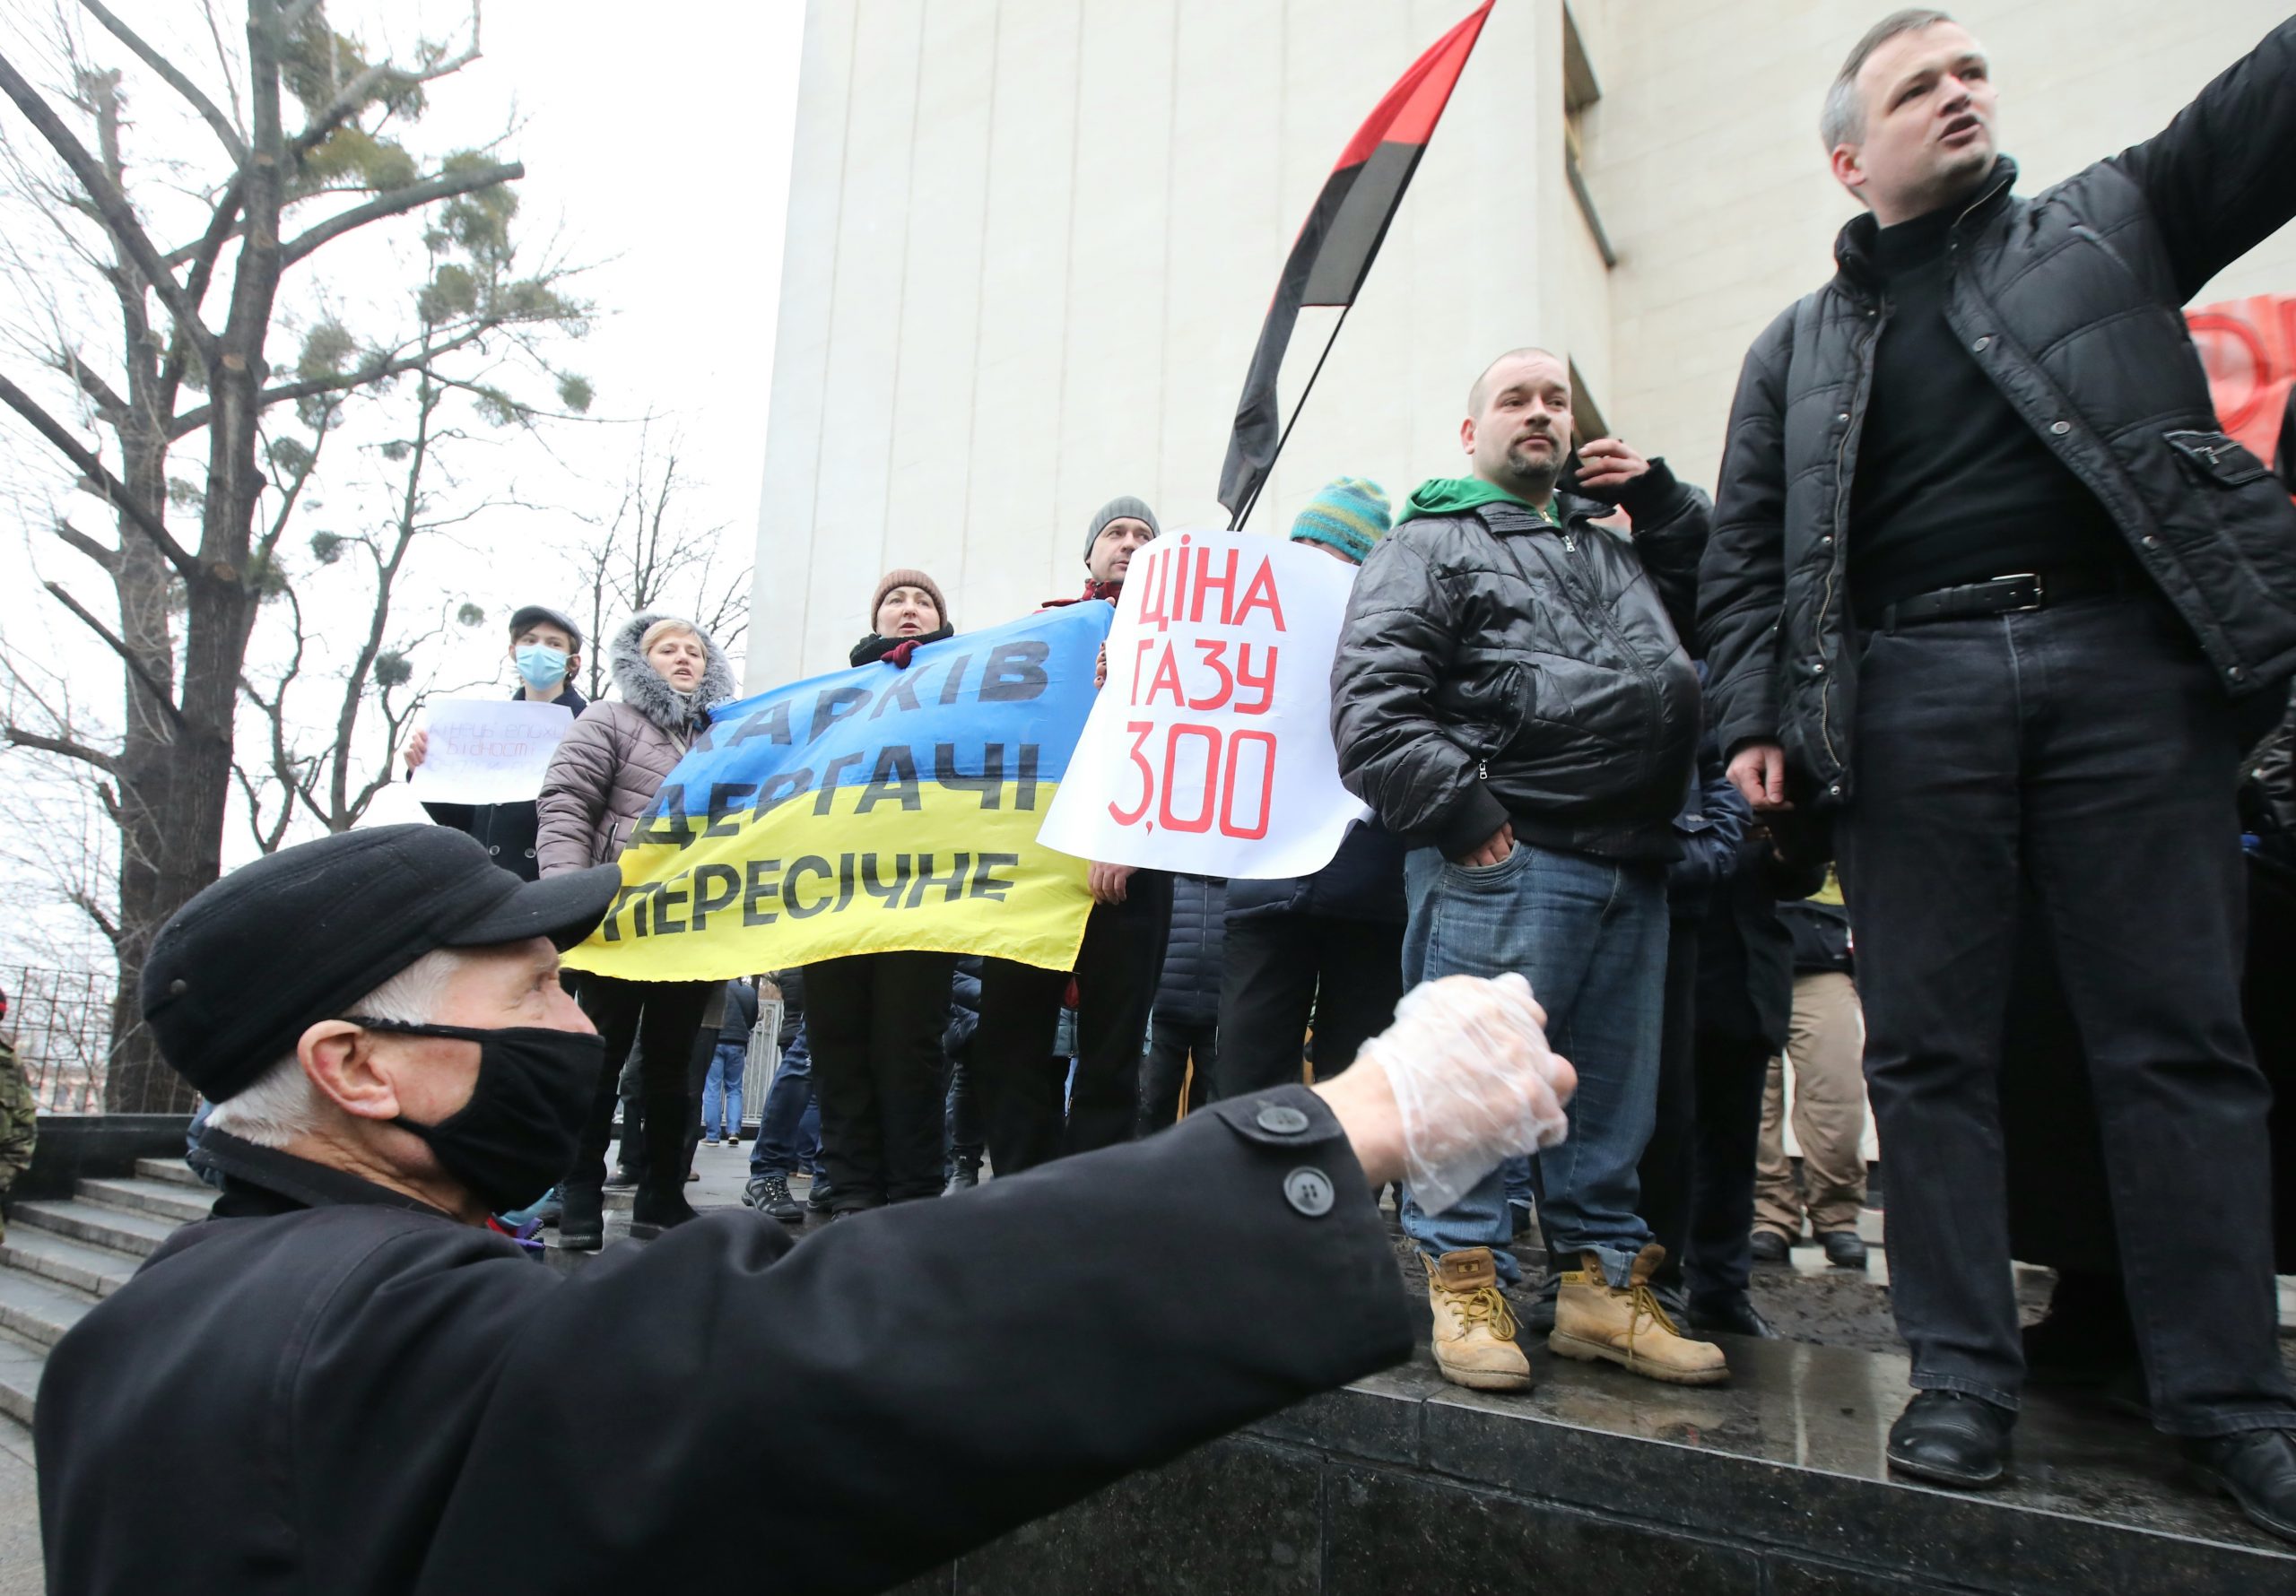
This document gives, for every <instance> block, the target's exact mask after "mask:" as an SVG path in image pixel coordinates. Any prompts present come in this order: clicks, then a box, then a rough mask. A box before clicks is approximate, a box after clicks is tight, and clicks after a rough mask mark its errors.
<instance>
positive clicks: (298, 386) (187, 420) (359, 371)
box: [168, 323, 494, 442]
mask: <svg viewBox="0 0 2296 1596" xmlns="http://www.w3.org/2000/svg"><path fill="white" fill-rule="evenodd" d="M493 330H494V329H493V324H491V323H481V324H480V325H476V326H474V327H472V328H471V329H470V330H469V331H467V332H465V333H461V334H457V335H456V336H455V337H453V338H451V339H448V341H447V342H445V343H438V344H433V345H431V348H430V349H429V350H427V351H422V352H420V353H416V354H412V355H394V356H392V357H391V358H390V359H389V360H385V361H383V362H381V363H380V364H378V365H367V366H359V367H354V368H353V369H351V370H349V371H344V372H340V373H337V374H336V375H335V376H333V377H298V378H297V379H296V380H295V381H293V382H283V383H274V384H273V385H272V386H270V387H267V388H265V389H264V390H263V392H262V393H260V394H258V395H256V402H257V403H258V404H259V405H261V406H262V407H263V408H264V409H265V410H268V409H270V408H271V407H272V406H273V405H274V404H277V403H281V402H282V401H284V400H289V399H309V398H311V397H313V396H315V395H320V394H341V393H345V392H348V391H349V390H350V389H352V388H358V387H364V386H368V385H369V384H370V383H378V382H381V381H383V380H384V379H385V378H387V377H403V376H404V375H405V374H406V373H407V372H410V371H420V370H422V368H423V367H424V366H426V365H428V364H429V363H430V362H431V361H432V360H437V359H438V358H439V356H440V355H444V354H450V353H452V352H453V351H456V350H458V349H461V348H462V347H464V346H465V344H470V343H476V342H478V340H480V339H481V338H483V337H485V336H486V334H488V333H490V332H491V331H493ZM213 411H214V406H213V405H208V404H202V405H199V406H197V407H196V408H194V409H191V410H187V411H185V412H183V414H181V415H179V416H178V417H177V418H176V419H175V420H174V421H172V422H171V423H170V424H169V427H168V438H169V440H170V442H173V441H175V440H177V439H179V438H185V437H187V436H188V435H189V434H191V433H194V432H196V431H198V430H199V429H201V428H202V427H204V426H205V425H207V422H208V419H209V417H210V416H211V415H212V414H213Z"/></svg>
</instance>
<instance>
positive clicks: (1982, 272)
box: [1699, 22, 2296, 810]
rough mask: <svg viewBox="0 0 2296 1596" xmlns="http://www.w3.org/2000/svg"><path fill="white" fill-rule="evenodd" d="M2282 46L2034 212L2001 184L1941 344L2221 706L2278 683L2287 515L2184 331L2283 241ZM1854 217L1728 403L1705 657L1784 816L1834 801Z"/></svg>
mask: <svg viewBox="0 0 2296 1596" xmlns="http://www.w3.org/2000/svg"><path fill="white" fill-rule="evenodd" d="M2292 82H2296V22H2284V23H2283V24H2281V26H2279V27H2278V28H2276V29H2274V30H2273V31H2272V33H2271V34H2269V35H2268V36H2267V37H2266V39H2265V40H2264V42H2263V43H2262V44H2261V45H2259V46H2258V47H2257V50H2256V51H2255V53H2253V54H2252V55H2250V56H2248V57H2247V58H2246V59H2245V60H2242V61H2240V62H2239V63H2238V64H2236V65H2233V66H2232V67H2231V69H2230V70H2228V71H2227V72H2225V73H2224V74H2223V75H2222V76H2221V77H2219V78H2218V79H2217V80H2216V81H2215V82H2213V83H2211V84H2210V85H2209V86H2208V87H2207V88H2205V89H2204V90H2202V91H2201V93H2200V97H2199V98H2198V99H2196V100H2194V101H2193V103H2192V104H2191V105H2190V106H2188V107H2187V108H2185V109H2184V110H2183V111H2182V112H2180V113H2179V115H2178V117H2177V118H2176V119H2175V120H2174V121H2173V122H2171V123H2170V125H2169V126H2168V128H2167V129H2166V130H2165V131H2163V132H2162V133H2161V134H2159V135H2158V136H2156V137H2154V138H2152V139H2151V140H2148V141H2147V142H2145V143H2141V144H2138V145H2135V146H2134V147H2133V148H2131V149H2128V150H2126V151H2124V152H2121V153H2120V154H2118V155H2116V156H2113V157H2112V158H2110V159H2109V160H2100V161H2099V162H2097V163H2096V164H2095V165H2094V166H2092V167H2090V168H2088V169H2086V170H2084V171H2082V172H2079V173H2077V174H2076V175H2074V177H2072V178H2068V179H2066V181H2065V182H2063V183H2060V184H2058V185H2057V186H2055V187H2053V188H2050V189H2048V190H2046V191H2045V192H2043V193H2042V194H2040V195H2038V196H2036V197H2034V198H2031V199H2026V198H2023V197H2022V196H2019V195H2013V194H2012V193H2011V192H2010V190H2011V186H2012V184H2013V182H2014V181H2015V178H2016V175H2017V169H2016V166H2015V164H2014V163H2013V162H2012V161H2010V160H2006V159H2004V160H2001V161H2000V162H1999V164H1998V165H1997V166H1996V168H1995V169H1994V173H1993V176H1992V178H1991V179H1990V180H1989V181H1988V182H1987V185H1986V186H1985V187H1984V189H1983V190H1982V191H1981V192H1980V193H1979V195H1978V197H1977V198H1976V199H1974V200H1972V201H1971V202H1970V204H1968V206H1967V207H1966V208H1965V209H1964V211H1963V212H1962V213H1961V217H1960V219H1959V220H1958V221H1956V222H1955V223H1954V226H1953V230H1952V244H1951V246H1950V253H1949V255H1948V265H1947V273H1948V279H1949V285H1950V286H1949V289H1948V295H1947V301H1946V309H1945V319H1946V321H1947V323H1948V324H1949V325H1951V326H1952V329H1953V331H1954V333H1955V334H1957V335H1958V336H1959V337H1960V338H1961V341H1962V343H1963V345H1964V347H1966V348H1967V349H1968V350H1969V351H1970V353H1971V356H1972V358H1974V359H1975V360H1977V361H1978V362H1979V365H1980V367H1982V368H1983V369H1984V370H1985V372H1986V374H1987V376H1988V377H1991V378H1992V379H1993V381H1994V383H1995V385H1996V386H1998V387H1999V388H2000V389H2001V391H2002V393H2003V394H2004V395H2005V396H2006V397H2007V399H2008V400H2009V403H2010V404H2011V406H2012V407H2013V408H2014V409H2015V410H2016V412H2017V413H2018V414H2019V415H2020V416H2022V418H2023V419H2024V421H2026V423H2027V424H2028V425H2030V426H2031V427H2032V429H2034V431H2035V432H2036V434H2037V435H2039V438H2041V440H2042V441H2043V442H2044V443H2046V444H2047V445H2048V447H2050V448H2051V449H2052V450H2054V451H2055V452H2056V453H2057V456H2058V457H2059V458H2060V459H2062V460H2063V461H2064V462H2065V464H2066V465H2067V466H2068V467H2069V468H2070V469H2071V470H2072V472H2073V473H2074V475H2075V476H2076V477H2078V478H2079V479H2080V480H2081V481H2083V483H2085V484H2086V485H2087V486H2088V488H2089V490H2090V491H2092V493H2094V494H2095V495H2096V496H2097V498H2098V499H2099V500H2100V502H2101V503H2102V504H2103V505H2104V507H2105V508H2106V510H2107V511H2108V512H2109V513H2110V515H2111V516H2112V518H2113V520H2114V521H2115V522H2116V523H2117V524H2118V525H2119V527H2120V529H2121V532H2122V533H2123V535H2124V536H2125V537H2126V539H2127V540H2128V544H2129V547H2130V549H2131V550H2132V551H2134V552H2135V556H2136V558H2137V559H2138V560H2139V561H2140V562H2142V564H2143V566H2144V569H2145V570H2147V571H2148V572H2150V573H2151V575H2152V578H2153V580H2154V581H2156V582H2157V583H2158V584H2159V585H2160V587H2161V592H2162V593H2163V594H2166V595H2167V597H2168V599H2169V602H2170V603H2171V604H2173V605H2174V606H2175V607H2176V610H2177V612H2178V613H2179V614H2180V615H2182V616H2183V617H2184V619H2185V620H2186V622H2187V624H2188V625H2190V627H2191V628H2192V630H2193V634H2194V636H2195V637H2196V638H2198V639H2199V643H2200V646H2201V648H2202V649H2203V650H2204V651H2205V653H2206V655H2207V657H2208V660H2209V663H2210V664H2212V665H2213V667H2214V668H2215V671H2216V673H2217V679H2218V680H2219V681H2221V682H2222V683H2223V685H2224V687H2225V688H2226V690H2228V691H2230V692H2231V693H2233V694H2235V695H2239V694H2243V693H2248V692H2252V691H2257V690H2262V689H2264V688H2266V687H2269V686H2272V685H2273V684H2274V683H2276V682H2279V681H2282V680H2283V679H2284V678H2285V677H2286V676H2287V675H2288V674H2289V672H2291V671H2292V670H2296V507H2292V506H2291V505H2290V503H2289V499H2288V494H2287V491H2286V490H2285V489H2284V488H2283V487H2282V486H2281V484H2280V483H2279V482H2278V481H2274V479H2273V477H2272V476H2271V475H2270V474H2269V473H2267V472H2266V469H2265V466H2264V464H2263V463H2262V462H2261V461H2259V460H2257V458H2256V457H2255V456H2254V455H2250V454H2249V453H2248V451H2247V450H2246V449H2244V448H2242V447H2240V446H2239V444H2237V443H2235V442H2233V441H2232V440H2231V438H2228V437H2226V436H2225V435H2224V433H2223V432H2222V431H2221V430H2219V429H2218V425H2217V420H2216V414H2215V411H2214V409H2213V405H2212V404H2211V403H2210V399H2209V392H2208V377H2207V374H2206V373H2205V371H2204V370H2203V369H2202V368H2201V363H2200V357H2199V355H2198V353H2197V352H2196V350H2195V349H2194V346H2193V342H2192V338H2191V334H2189V333H2188V332H2187V328H2186V325H2185V320H2184V317H2183V315H2182V314H2181V308H2182V307H2183V305H2184V304H2185V302H2186V301H2187V299H2191V298H2192V297H2193V295H2194V294H2196V292H2198V291H2199V290H2200V289H2201V287H2202V286H2203V285H2204V284H2205V283H2206V282H2208V280H2209V279H2210V278H2212V277H2213V276H2214V275H2216V273H2218V272H2220V271H2222V269H2223V268H2224V267H2225V266H2227V265H2231V263H2232V262H2233V261H2235V260H2238V259H2239V257H2240V256H2241V255H2242V254H2244V253H2245V252H2246V251H2247V250H2248V248H2250V247H2252V246H2253V245H2255V244H2256V243H2257V241H2258V240H2260V239H2264V238H2265V237H2266V236H2267V235H2268V234H2270V233H2272V232H2273V231H2274V230H2276V229H2277V228H2278V227H2280V225H2281V224H2282V223H2283V222H2285V221H2288V220H2289V219H2290V217H2291V216H2296V91H2291V89H2290V84H2291V83H2292ZM1873 236H1874V219H1873V218H1872V217H1871V216H1861V217H1859V218H1857V220H1855V221H1851V222H1850V223H1849V225H1848V226H1847V227H1845V228H1844V229H1842V230H1841V236H1840V239H1839V241H1838V242H1837V244H1836V246H1835V259H1836V262H1837V264H1838V265H1839V271H1838V273H1836V275H1835V277H1834V280H1833V281H1832V282H1830V283H1828V284H1827V285H1826V286H1825V287H1824V288H1822V289H1820V290H1819V291H1817V292H1816V293H1814V294H1812V295H1810V296H1809V297H1808V298H1806V299H1803V300H1802V301H1801V302H1800V303H1799V304H1797V305H1796V306H1794V307H1793V308H1790V309H1788V310H1787V312H1786V313H1785V314H1784V315H1782V316H1780V317H1779V318H1778V319H1777V320H1776V321H1774V322H1772V323H1771V324H1770V326H1769V328H1768V329H1767V330H1765V331H1764V332H1763V333H1762V334H1761V337H1759V338H1757V339H1756V340H1755V341H1754V344H1753V348H1752V350H1751V351H1749V352H1748V353H1747V355H1746V361H1745V368H1744V372H1743V373H1742V375H1741V376H1740V378H1739V383H1738V395H1737V402H1736V403H1735V406H1734V408H1733V410H1732V412H1731V416H1730V432H1729V438H1728V441H1727V444H1726V447H1725V451H1724V454H1723V459H1722V478H1721V487H1720V492H1719V495H1718V503H1717V506H1716V509H1715V515H1714V535H1713V540H1712V542H1710V543H1709V545H1708V547H1707V551H1706V561H1705V568H1704V572H1703V580H1702V583H1701V586H1700V604H1699V610H1700V636H1701V638H1703V640H1704V644H1705V648H1706V655H1707V659H1708V661H1709V664H1711V665H1712V667H1713V670H1714V695H1715V698H1716V699H1717V700H1718V725H1719V727H1720V730H1721V736H1722V742H1723V745H1724V747H1725V748H1726V750H1735V748H1737V747H1738V746H1740V745H1742V744H1744V743H1746V742H1772V741H1775V742H1782V743H1783V744H1784V745H1785V748H1786V753H1787V770H1788V773H1789V776H1791V777H1792V780H1793V783H1794V787H1795V791H1796V797H1797V799H1798V800H1799V801H1801V802H1805V803H1809V804H1813V805H1814V806H1815V807H1816V808H1818V809H1821V810H1823V809H1828V808H1831V807H1833V806H1836V805H1838V804H1839V803H1841V802H1844V801H1846V800H1847V799H1848V796H1849V784H1850V772H1851V769H1852V768H1853V759H1852V755H1851V749H1850V737H1849V732H1850V727H1851V726H1852V725H1853V724H1855V721H1856V717H1857V658H1856V653H1855V650H1854V648H1853V646H1852V639H1851V625H1850V620H1849V617H1848V580H1847V572H1848V537H1849V535H1850V532H1851V529H1850V527H1849V525H1848V506H1849V500H1850V488H1851V483H1852V481H1853V479H1854V477H1855V474H1856V472H1857V455H1858V443H1859V432H1860V429H1861V428H1862V427H1863V426H1864V424H1865V412H1866V401H1867V398H1868V396H1869V395H1870V393H1871V385H1872V379H1873V371H1874V346H1875V344H1876V343H1878V342H1879V338H1880V334H1881V331H1882V328H1883V326H1884V325H1886V323H1887V321H1888V318H1889V314H1890V307H1889V304H1888V301H1887V299H1886V296H1885V294H1884V292H1883V286H1882V282H1881V279H1880V278H1879V276H1878V275H1877V274H1876V273H1874V269H1873V266H1872V265H1871V262H1870V260H1869V258H1868V250H1869V248H1870V247H1871V243H1872V239H1873Z"/></svg>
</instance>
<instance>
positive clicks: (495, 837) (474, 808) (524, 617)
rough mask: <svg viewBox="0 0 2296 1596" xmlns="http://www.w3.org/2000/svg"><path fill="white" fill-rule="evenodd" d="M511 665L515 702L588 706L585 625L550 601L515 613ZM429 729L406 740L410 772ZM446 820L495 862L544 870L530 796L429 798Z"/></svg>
mask: <svg viewBox="0 0 2296 1596" xmlns="http://www.w3.org/2000/svg"><path fill="white" fill-rule="evenodd" d="M509 657H510V668H511V669H512V670H513V671H515V672H517V677H518V690H517V691H516V692H514V693H512V694H511V695H510V698H511V701H512V702H513V703H526V704H562V705H564V706H565V707H566V712H567V716H568V717H569V718H570V719H571V718H572V717H574V716H578V715H580V714H581V713H582V711H583V710H585V709H587V708H588V707H589V702H590V701H589V700H588V699H587V698H584V697H583V696H582V693H581V690H580V689H578V688H577V687H576V686H575V685H574V678H575V676H576V674H577V673H578V672H580V670H581V668H582V629H581V628H579V627H578V626H576V625H575V624H574V623H573V622H572V621H571V620H568V619H567V618H566V616H565V615H564V614H563V613H562V612H559V611H557V610H553V609H552V608H551V607H550V606H549V605H547V604H527V605H525V606H524V607H522V608H520V609H518V610H517V611H516V612H513V613H512V614H511V616H510V650H509ZM430 744H431V733H429V731H427V730H426V729H424V728H422V727H417V728H416V729H415V731H414V733H413V735H411V736H409V737H408V738H407V740H406V749H405V750H404V758H405V759H406V773H407V774H408V775H409V776H412V775H413V774H414V770H415V767H417V766H418V765H420V764H422V756H423V755H424V754H425V753H426V752H428V751H429V750H430ZM422 807H423V808H424V809H426V810H428V811H431V819H432V820H436V821H438V822H439V824H440V825H441V826H452V827H453V828H455V829H456V830H457V831H467V832H468V833H470V835H471V836H473V837H476V838H478V840H479V841H480V842H482V843H483V844H485V845H486V851H487V852H488V853H489V854H491V855H492V856H493V859H494V863H497V864H499V865H500V866H501V867H502V868H503V869H505V870H507V871H509V872H513V873H514V874H517V875H518V876H522V877H524V878H525V879H526V880H529V881H531V880H535V878H536V877H537V876H538V875H540V874H541V873H542V872H541V871H540V869H539V868H538V866H537V864H536V863H535V836H536V835H537V833H538V831H539V829H540V826H539V823H538V821H537V820H536V818H535V802H534V800H533V799H531V798H528V799H525V800H523V801H521V802H516V803H425V804H424V805H423V806H422Z"/></svg>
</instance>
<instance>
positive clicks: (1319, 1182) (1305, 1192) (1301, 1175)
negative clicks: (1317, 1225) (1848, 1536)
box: [1283, 1108, 1332, 1219]
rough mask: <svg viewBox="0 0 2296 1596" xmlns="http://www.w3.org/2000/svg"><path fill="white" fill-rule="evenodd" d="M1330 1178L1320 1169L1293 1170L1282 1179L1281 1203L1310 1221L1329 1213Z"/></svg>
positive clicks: (1295, 1111)
mask: <svg viewBox="0 0 2296 1596" xmlns="http://www.w3.org/2000/svg"><path fill="white" fill-rule="evenodd" d="M1292 1112H1293V1113H1294V1114H1297V1113H1298V1112H1299V1110H1298V1109H1296V1108H1295V1109H1293V1110H1292ZM1331 1198H1332V1192H1331V1177H1330V1176H1329V1175H1326V1174H1325V1173H1324V1172H1323V1171H1322V1170H1320V1169H1294V1170H1293V1171H1292V1172H1291V1174H1289V1175H1285V1176H1284V1177H1283V1201H1286V1202H1288V1203H1290V1204H1291V1206H1292V1207H1293V1208H1295V1209H1298V1210H1300V1212H1301V1213H1303V1214H1305V1215H1307V1216H1308V1218H1309V1219H1322V1218H1323V1217H1324V1216H1325V1215H1326V1214H1327V1213H1329V1212H1331Z"/></svg>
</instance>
